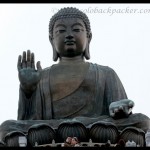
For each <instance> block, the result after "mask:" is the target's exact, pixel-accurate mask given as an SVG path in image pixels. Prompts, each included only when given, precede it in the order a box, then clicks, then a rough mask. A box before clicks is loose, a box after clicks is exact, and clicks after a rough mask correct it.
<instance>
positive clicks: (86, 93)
mask: <svg viewBox="0 0 150 150" xmlns="http://www.w3.org/2000/svg"><path fill="white" fill-rule="evenodd" d="M91 39H92V32H91V26H90V21H89V19H88V17H87V15H86V14H85V13H83V12H82V11H80V10H78V9H77V8H72V7H67V8H62V9H61V10H59V11H58V12H57V13H56V14H54V15H53V16H52V18H51V20H50V22H49V40H50V43H51V45H52V48H53V60H54V61H57V60H58V63H57V64H53V65H52V66H51V67H48V68H45V69H42V68H41V65H40V62H39V61H38V62H37V64H36V67H37V69H36V67H35V61H34V53H31V52H30V50H28V51H27V52H25V51H24V52H23V54H22V56H21V55H19V57H18V74H19V80H20V89H19V105H18V119H17V120H7V121H5V122H3V123H2V124H1V126H0V140H1V141H2V142H5V136H6V135H7V134H8V133H10V132H12V131H18V132H22V133H27V132H28V129H29V128H30V127H31V126H32V125H37V126H38V124H41V123H46V124H48V125H49V126H51V127H52V128H53V129H57V128H58V126H59V125H60V124H61V123H63V122H64V121H65V122H66V121H68V122H71V121H79V122H81V123H82V124H83V125H84V126H85V127H87V128H88V127H90V126H91V125H92V124H95V123H96V122H99V121H103V122H108V123H113V124H115V125H116V127H117V128H118V130H120V131H122V130H124V129H125V128H126V127H136V128H139V129H141V130H142V131H144V132H146V131H147V130H148V129H149V117H147V116H146V115H144V114H141V113H136V114H132V108H133V107H134V102H133V101H132V100H130V99H128V97H127V95H126V92H125V89H124V87H123V84H122V83H121V81H120V79H119V77H118V75H117V74H116V72H115V71H114V70H113V69H112V68H110V67H108V66H102V65H98V64H94V63H91V62H87V61H86V59H87V60H88V59H90V52H89V46H90V41H91Z"/></svg>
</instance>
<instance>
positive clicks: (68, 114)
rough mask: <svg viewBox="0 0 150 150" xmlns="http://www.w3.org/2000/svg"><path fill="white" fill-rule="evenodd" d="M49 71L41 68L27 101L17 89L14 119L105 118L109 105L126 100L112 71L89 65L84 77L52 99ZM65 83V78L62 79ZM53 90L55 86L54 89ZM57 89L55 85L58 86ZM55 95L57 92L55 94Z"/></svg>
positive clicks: (104, 67) (120, 84) (121, 87)
mask: <svg viewBox="0 0 150 150" xmlns="http://www.w3.org/2000/svg"><path fill="white" fill-rule="evenodd" d="M51 70H52V69H51V68H47V69H44V70H43V72H42V78H41V80H40V82H39V84H38V86H37V88H36V90H35V92H34V93H33V94H32V97H31V98H30V99H27V98H26V96H25V94H24V92H23V91H22V90H21V88H20V95H19V107H18V120H50V119H63V118H74V117H78V116H84V117H99V116H101V115H109V105H110V103H111V102H114V101H118V100H121V99H127V95H126V93H125V90H124V87H123V85H122V83H121V81H120V79H119V77H118V76H117V74H116V73H115V71H114V70H113V69H111V68H110V67H106V66H101V65H97V64H92V63H89V67H88V69H87V72H86V73H85V75H84V77H82V78H81V79H80V80H79V82H77V83H76V81H75V82H74V83H73V84H74V86H73V87H72V86H71V87H69V85H67V86H66V88H67V87H68V90H67V91H66V92H65V91H64V93H63V92H61V91H60V92H61V94H60V95H61V96H60V98H59V97H57V99H55V100H53V99H52V97H53V95H52V93H51V86H54V87H55V86H56V84H55V83H54V84H53V83H52V82H53V81H54V80H53V79H51V78H55V77H53V76H51ZM66 80H67V79H66ZM56 88H57V87H56ZM58 88H59V85H58ZM58 94H59V93H58Z"/></svg>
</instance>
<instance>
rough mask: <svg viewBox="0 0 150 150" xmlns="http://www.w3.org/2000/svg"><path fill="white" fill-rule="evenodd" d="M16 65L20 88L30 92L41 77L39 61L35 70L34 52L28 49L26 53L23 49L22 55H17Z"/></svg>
mask: <svg viewBox="0 0 150 150" xmlns="http://www.w3.org/2000/svg"><path fill="white" fill-rule="evenodd" d="M17 67H18V76H19V80H20V84H21V88H22V89H23V90H24V91H25V92H26V93H29V94H30V93H32V92H33V91H34V90H35V88H36V86H37V83H38V82H39V80H40V78H41V70H42V68H41V65H40V61H38V62H37V64H36V67H37V70H36V69H35V60H34V53H31V52H30V50H27V53H26V52H25V51H24V52H23V54H22V56H21V55H19V57H18V65H17Z"/></svg>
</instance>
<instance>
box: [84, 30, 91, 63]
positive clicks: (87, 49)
mask: <svg viewBox="0 0 150 150" xmlns="http://www.w3.org/2000/svg"><path fill="white" fill-rule="evenodd" d="M87 38H88V42H87V43H86V49H85V52H84V56H85V58H86V59H87V60H88V59H90V51H89V46H90V42H91V39H92V33H91V32H90V33H88V35H87Z"/></svg>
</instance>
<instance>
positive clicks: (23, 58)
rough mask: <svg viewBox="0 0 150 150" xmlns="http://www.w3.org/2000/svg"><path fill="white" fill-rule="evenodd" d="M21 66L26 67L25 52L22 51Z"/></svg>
mask: <svg viewBox="0 0 150 150" xmlns="http://www.w3.org/2000/svg"><path fill="white" fill-rule="evenodd" d="M22 68H26V52H25V51H23V54H22Z"/></svg>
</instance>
